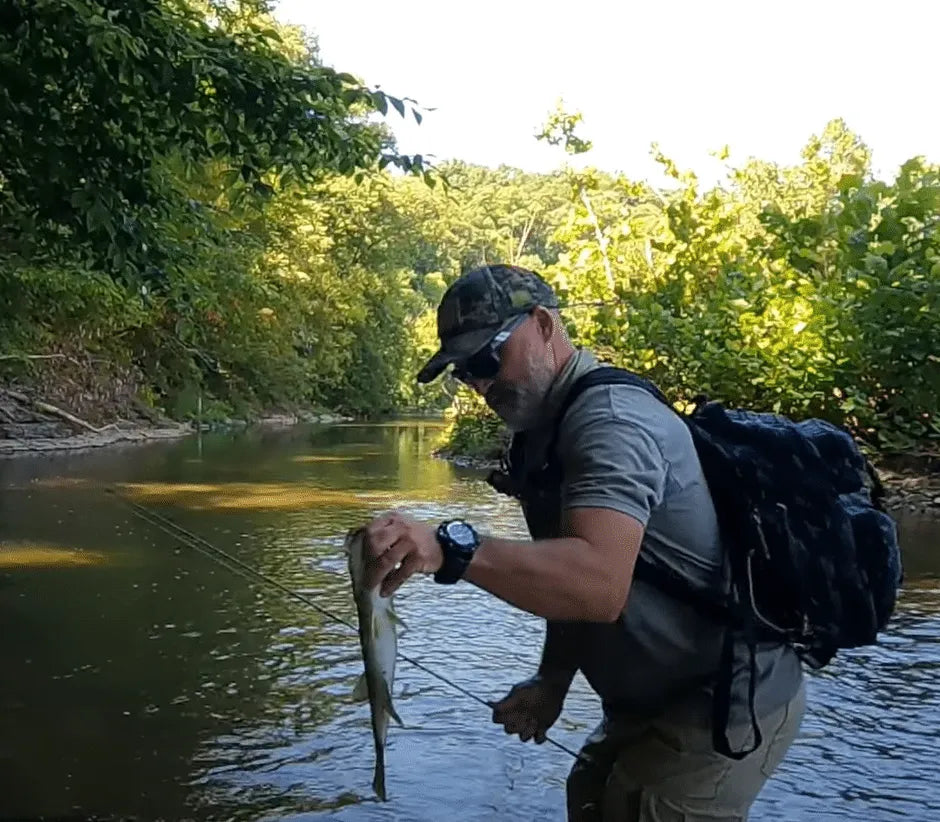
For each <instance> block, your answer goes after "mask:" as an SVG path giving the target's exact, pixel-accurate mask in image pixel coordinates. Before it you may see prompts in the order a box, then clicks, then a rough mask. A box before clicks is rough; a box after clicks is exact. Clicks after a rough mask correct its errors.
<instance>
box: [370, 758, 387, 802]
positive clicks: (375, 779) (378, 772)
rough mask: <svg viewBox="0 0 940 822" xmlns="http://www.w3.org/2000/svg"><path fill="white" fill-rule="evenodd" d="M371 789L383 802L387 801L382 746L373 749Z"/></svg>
mask: <svg viewBox="0 0 940 822" xmlns="http://www.w3.org/2000/svg"><path fill="white" fill-rule="evenodd" d="M372 790H374V791H375V792H376V793H377V794H378V795H379V799H381V800H382V801H383V802H387V801H388V797H387V795H386V793H385V750H384V749H383V748H376V750H375V772H374V773H373V775H372Z"/></svg>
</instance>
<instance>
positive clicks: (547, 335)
mask: <svg viewBox="0 0 940 822" xmlns="http://www.w3.org/2000/svg"><path fill="white" fill-rule="evenodd" d="M532 314H533V315H534V316H535V322H536V323H537V325H538V329H539V336H541V338H542V340H543V342H548V341H549V340H550V339H551V338H552V335H553V334H554V333H555V318H554V317H553V316H552V312H551V311H549V310H548V309H547V308H545V307H544V306H541V305H537V306H536V307H535V308H534V309H533V311H532Z"/></svg>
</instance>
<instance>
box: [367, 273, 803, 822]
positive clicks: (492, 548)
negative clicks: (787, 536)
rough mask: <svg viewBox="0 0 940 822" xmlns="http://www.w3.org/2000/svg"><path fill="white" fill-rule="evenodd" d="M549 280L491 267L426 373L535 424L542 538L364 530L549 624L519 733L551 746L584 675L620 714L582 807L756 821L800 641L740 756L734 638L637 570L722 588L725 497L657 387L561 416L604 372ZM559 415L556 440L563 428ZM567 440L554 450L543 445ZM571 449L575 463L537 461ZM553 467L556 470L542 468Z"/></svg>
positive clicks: (386, 555) (397, 581)
mask: <svg viewBox="0 0 940 822" xmlns="http://www.w3.org/2000/svg"><path fill="white" fill-rule="evenodd" d="M557 309H558V303H557V300H556V297H555V295H554V293H553V292H552V290H551V288H550V287H549V286H548V285H547V284H546V283H545V282H544V281H543V280H542V279H541V278H540V277H538V276H537V275H536V274H534V273H533V272H530V271H527V270H524V269H521V268H517V267H514V266H507V265H493V266H484V267H482V268H477V269H475V270H473V271H470V272H468V273H466V274H464V275H463V276H462V277H460V278H459V279H458V280H457V281H456V282H455V283H454V284H453V285H452V286H451V287H450V288H449V289H448V291H447V292H446V293H445V295H444V297H443V298H442V300H441V304H440V306H439V309H438V318H437V323H438V336H439V337H440V342H441V348H440V350H439V351H438V353H436V354H435V355H434V356H433V357H432V358H431V359H430V361H429V362H428V363H427V365H426V366H425V367H424V368H423V369H422V370H421V372H420V373H419V374H418V380H419V381H420V382H428V381H430V380H432V379H434V378H436V377H437V376H439V375H440V374H441V373H442V372H443V371H444V370H445V369H446V368H447V367H448V366H452V367H453V372H454V374H455V376H456V377H457V378H458V379H461V380H462V381H464V382H465V383H466V384H467V385H469V386H471V387H472V388H473V389H474V390H476V391H478V392H479V393H480V394H481V395H482V396H483V397H485V400H486V402H487V404H488V405H489V407H490V408H492V409H493V411H494V412H495V413H496V414H498V415H499V416H500V417H501V418H502V419H503V420H504V421H505V423H506V425H507V426H508V427H509V428H510V429H511V430H512V431H513V432H525V447H524V465H525V467H526V469H527V472H526V473H525V474H524V476H526V477H531V478H532V479H531V480H529V479H526V480H525V481H524V482H523V484H522V487H521V488H519V489H518V495H519V497H520V499H521V501H522V505H523V511H524V513H525V516H526V520H527V522H528V525H529V531H530V534H531V536H532V540H531V541H518V540H506V539H500V538H498V537H495V536H481V535H479V534H478V533H477V532H476V530H475V529H474V528H473V526H472V524H471V523H465V522H453V521H452V522H449V523H443V524H441V525H440V526H439V527H438V528H436V529H435V528H434V527H432V526H430V525H427V524H424V523H419V522H416V521H415V520H413V519H411V518H410V517H407V516H405V515H403V514H401V513H397V512H393V513H391V514H387V515H385V516H381V517H378V518H376V519H375V520H373V521H372V522H371V523H370V524H369V526H368V529H367V530H368V536H369V544H370V547H371V552H372V554H373V556H374V558H375V559H374V568H373V579H374V580H379V579H384V582H383V587H382V592H383V594H385V595H389V594H391V593H392V592H393V591H395V590H396V589H397V588H398V587H399V586H400V585H401V584H402V583H403V582H404V581H405V580H406V579H407V578H408V577H410V576H411V575H412V574H415V573H425V574H434V575H435V579H436V580H437V581H438V582H441V583H443V584H449V583H453V582H456V581H457V580H458V579H464V580H466V581H468V582H470V583H472V584H474V585H477V586H479V587H480V588H482V589H484V590H486V591H488V592H490V593H491V594H494V595H495V596H497V597H499V598H501V599H503V600H505V601H506V602H508V603H510V604H512V605H514V606H515V607H517V608H521V609H524V610H526V611H528V612H530V613H532V614H535V615H537V616H540V617H543V618H544V619H546V620H547V631H546V641H545V646H544V649H543V654H542V662H541V664H540V666H539V670H538V672H537V674H536V675H535V676H534V677H533V678H532V679H529V680H527V681H526V682H523V683H520V684H519V685H517V686H515V687H514V688H513V689H512V690H511V691H510V693H509V694H508V695H507V696H506V697H505V698H504V699H502V700H501V701H500V702H499V703H497V704H496V705H495V707H494V712H493V720H494V722H496V723H498V724H501V725H502V726H503V727H504V729H505V731H506V732H507V733H510V734H518V735H519V737H520V739H522V740H523V741H527V740H529V739H534V740H535V741H536V742H541V741H544V738H545V732H546V731H547V730H548V728H549V727H550V726H551V725H552V724H553V723H554V722H555V720H556V719H557V718H558V716H559V714H560V712H561V708H562V703H563V701H564V698H565V695H566V693H567V691H568V688H569V686H570V684H571V681H572V679H573V677H574V675H575V673H576V672H577V671H578V670H580V671H581V672H582V673H583V675H584V676H585V678H586V679H587V681H588V682H589V683H590V685H591V686H592V688H593V689H594V690H595V691H596V692H597V694H598V695H599V696H600V698H601V700H602V703H603V707H604V718H603V721H602V723H601V725H600V726H599V727H598V728H597V730H596V731H595V732H594V734H592V735H591V737H589V739H588V740H587V742H586V743H585V745H584V747H583V748H582V751H581V755H580V757H579V759H578V761H577V762H576V764H575V765H574V767H573V768H572V771H571V774H570V775H569V778H568V785H567V802H568V818H569V820H578V821H579V822H586V820H600V819H603V820H604V821H605V822H610V820H616V822H627V820H629V822H654V820H655V822H667V821H668V822H672V820H676V821H678V820H683V822H690V821H694V820H706V819H707V820H709V821H710V822H716V820H744V819H747V816H748V811H749V808H750V806H751V804H752V803H753V801H754V799H755V798H756V796H757V794H758V793H759V791H760V790H761V788H762V787H763V785H764V782H765V781H766V779H767V777H769V776H770V775H771V774H772V773H773V771H774V770H775V769H776V768H777V766H778V764H779V763H780V761H781V760H782V759H783V757H784V754H785V753H786V751H787V750H788V748H789V746H790V744H791V743H792V741H793V739H794V737H795V736H796V733H797V730H798V728H799V725H800V722H801V720H802V716H803V711H804V706H805V697H804V684H803V678H802V672H801V666H800V662H799V659H798V657H797V656H796V654H795V652H794V651H793V649H792V648H790V647H789V646H785V645H782V644H770V643H761V644H759V645H758V653H757V657H756V659H757V669H756V673H757V675H756V677H755V682H756V693H755V699H754V705H755V708H756V715H757V719H758V722H759V727H760V731H761V733H762V737H763V741H762V743H761V744H760V745H759V746H758V747H757V748H756V750H754V751H753V752H752V753H750V754H749V755H747V756H745V757H744V758H742V759H734V758H730V757H726V756H723V755H721V754H720V753H718V752H717V751H715V750H714V747H713V743H712V691H713V687H714V680H715V676H716V672H717V669H718V661H719V657H720V653H721V645H722V638H723V636H724V632H723V630H722V627H721V626H720V625H719V624H718V623H717V622H713V621H711V620H709V619H708V618H705V617H703V615H702V614H701V613H700V612H699V611H698V610H697V609H696V607H695V606H694V605H693V604H690V603H688V602H686V601H682V600H681V599H678V598H676V597H675V596H670V595H669V594H667V593H665V592H664V591H663V590H660V589H659V588H657V587H656V586H653V585H650V584H648V583H646V581H645V580H642V579H639V578H634V568H635V563H636V561H637V556H638V554H639V552H640V549H641V547H642V550H643V552H644V556H646V557H651V558H653V559H655V560H656V561H658V562H659V563H660V564H662V565H663V566H666V567H667V568H669V569H672V571H674V572H676V573H678V574H680V575H682V576H684V577H685V578H686V579H688V580H689V581H690V582H692V583H694V584H696V585H698V586H699V587H701V588H702V589H706V590H711V591H715V592H721V591H723V590H726V588H725V586H726V584H727V574H726V570H725V566H724V565H723V563H722V559H723V555H722V549H721V545H720V540H719V536H718V528H717V524H716V517H715V510H714V507H713V505H712V501H711V497H710V495H709V491H708V487H707V485H706V482H705V479H704V477H703V475H702V470H701V466H700V464H699V460H698V457H697V455H696V452H695V449H694V446H693V443H692V440H691V437H690V435H689V432H688V430H687V428H686V427H685V425H684V424H683V423H682V421H681V420H680V419H679V418H678V416H677V415H676V414H674V413H672V412H671V411H670V409H668V408H667V407H665V406H664V405H663V404H662V403H660V402H659V401H658V400H657V399H655V398H654V397H653V396H652V395H651V394H650V393H649V392H647V391H645V390H644V389H643V388H640V387H636V386H630V385H599V386H594V387H591V388H588V389H586V390H585V391H584V392H583V394H582V395H581V396H579V397H578V398H577V399H575V401H574V403H573V404H572V405H571V406H570V408H569V409H568V411H567V413H566V414H565V415H564V417H563V419H561V420H558V419H557V416H558V411H559V409H560V406H561V404H562V402H563V401H564V399H565V396H566V394H567V392H568V390H569V389H570V387H571V386H572V384H573V383H574V381H575V380H577V379H578V378H579V377H580V376H581V375H583V374H585V373H587V372H588V371H590V370H591V369H593V368H595V367H597V366H598V362H597V360H596V359H595V357H594V356H593V355H592V354H591V353H590V352H589V351H586V350H583V349H581V350H576V349H575V348H574V347H573V346H572V344H571V342H570V340H569V339H568V337H567V335H566V333H565V330H564V328H563V326H562V322H561V318H560V315H559V313H558V310H557ZM556 425H557V440H555V445H554V448H553V449H552V448H551V446H550V444H551V442H552V438H553V435H554V433H555V428H556ZM549 450H553V451H554V452H555V453H554V455H553V454H551V453H547V452H548V451H549ZM550 458H551V459H554V460H555V463H554V464H557V465H558V466H559V467H560V469H561V470H560V475H554V476H555V481H554V482H553V481H552V476H553V475H551V474H549V475H548V477H549V481H547V482H546V481H545V477H546V474H545V473H544V472H543V473H540V472H538V471H531V469H532V468H535V469H538V468H539V467H540V466H543V465H544V464H545V463H546V461H549V460H550ZM540 477H541V481H539V478H540ZM735 659H736V665H735V678H734V680H733V682H734V685H733V688H732V694H733V699H732V705H731V714H730V719H729V722H728V739H729V740H730V742H731V744H732V749H733V750H740V749H742V748H745V749H746V748H750V747H753V743H754V742H755V738H754V736H753V731H752V724H751V721H750V719H751V718H750V714H749V712H748V694H747V686H748V677H747V673H748V659H749V657H748V656H747V654H746V649H745V648H744V647H741V648H736V655H735Z"/></svg>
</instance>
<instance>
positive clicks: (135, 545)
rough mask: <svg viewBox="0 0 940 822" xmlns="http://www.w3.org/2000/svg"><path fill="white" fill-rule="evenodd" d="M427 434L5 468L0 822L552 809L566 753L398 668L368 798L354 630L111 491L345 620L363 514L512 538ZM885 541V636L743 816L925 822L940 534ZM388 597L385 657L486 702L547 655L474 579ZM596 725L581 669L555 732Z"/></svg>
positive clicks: (831, 688) (272, 441) (933, 737)
mask: <svg viewBox="0 0 940 822" xmlns="http://www.w3.org/2000/svg"><path fill="white" fill-rule="evenodd" d="M438 431H439V426H438V425H436V424H435V423H431V422H414V421H409V422H406V423H395V424H388V425H382V426H369V425H344V426H334V427H329V428H322V427H314V426H300V427H296V428H290V429H283V430H276V431H270V430H268V431H244V432H238V433H231V434H221V433H220V434H213V435H210V436H204V437H202V438H201V440H197V439H191V440H186V441H183V442H177V443H172V444H167V443H159V444H153V445H147V446H138V447H134V448H128V449H108V451H107V452H99V453H86V454H82V455H78V454H71V455H60V456H56V457H41V458H38V457H37V458H28V459H23V458H17V459H13V460H5V461H0V540H2V543H0V624H2V625H3V630H2V633H0V671H2V676H0V819H7V818H38V817H40V816H43V815H45V816H46V817H47V818H52V817H62V818H65V817H71V818H90V817H94V816H95V815H97V816H98V817H100V818H102V819H105V818H120V817H122V816H123V817H133V818H137V819H148V820H149V819H174V820H175V819H200V820H202V819H206V820H208V819H281V818H292V819H340V820H373V819H375V820H381V819H402V820H437V819H440V818H442V815H443V814H445V813H447V814H450V815H453V816H455V818H459V819H461V820H464V819H466V820H475V819H480V820H483V819H487V820H497V819H557V820H561V819H563V818H564V813H563V806H564V780H565V776H566V774H567V771H568V768H569V767H570V764H571V761H570V758H568V757H567V755H566V754H564V753H563V752H561V751H559V750H557V749H554V748H550V747H548V746H541V747H535V746H531V745H523V744H522V743H520V742H518V740H512V739H510V738H508V737H506V736H505V735H504V734H503V733H502V732H501V731H498V729H496V728H495V726H493V725H492V724H491V723H490V721H489V712H488V711H487V710H486V709H483V708H481V707H480V706H479V705H478V704H476V703H474V702H473V701H471V700H469V699H467V698H466V697H465V696H462V695H461V694H459V693H456V692H455V691H454V690H453V689H451V688H449V687H448V686H446V685H445V684H443V683H441V682H439V681H437V680H435V679H433V678H431V677H429V676H428V675H427V674H425V673H423V672H422V671H421V670H419V669H416V668H414V667H413V666H410V665H408V664H407V663H404V662H402V663H400V664H399V667H398V675H397V680H396V684H395V699H396V706H397V708H398V712H399V714H400V715H401V716H402V719H403V721H404V723H405V727H404V728H398V727H394V726H393V728H392V729H391V731H390V735H389V750H388V784H389V790H390V801H389V802H388V803H385V804H383V803H379V802H376V801H375V800H374V798H373V796H372V792H371V788H370V783H371V780H372V764H373V754H372V742H371V736H370V730H369V719H368V709H367V708H366V707H365V706H363V705H361V704H357V703H354V702H353V701H352V699H351V689H352V685H353V682H354V680H355V678H356V676H357V675H358V673H359V671H360V670H361V661H360V656H359V648H358V640H357V638H356V636H355V634H354V633H353V632H352V631H350V630H349V629H348V628H347V627H346V626H342V625H338V624H335V623H332V622H330V621H329V620H327V619H325V618H323V617H322V616H321V615H320V614H319V613H317V612H316V611H315V610H313V609H312V608H309V607H307V606H305V605H303V604H302V603H300V602H298V601H296V600H294V599H293V598H291V597H288V596H286V595H284V594H283V592H281V591H279V590H277V589H276V588H272V587H270V586H266V585H264V584H261V583H258V582H257V581H255V580H249V579H245V578H244V577H242V576H239V575H238V574H235V573H233V572H232V571H231V570H230V569H228V568H225V567H222V566H221V565H219V564H217V563H215V562H213V561H212V560H211V559H209V558H207V557H206V556H204V555H202V554H200V553H198V552H195V551H193V550H192V549H191V548H189V547H187V546H185V545H184V544H182V543H181V542H179V541H178V540H176V539H174V538H171V537H170V536H168V535H167V534H166V533H164V532H162V531H160V530H158V529H156V528H153V527H152V526H151V525H148V524H146V523H144V522H141V521H140V520H139V519H137V518H135V517H133V516H132V514H131V512H130V511H129V509H128V508H127V507H126V506H123V505H121V504H120V503H119V502H118V501H116V500H115V499H114V498H113V497H111V496H109V495H107V494H105V493H104V490H105V489H106V488H113V489H114V490H116V491H118V492H119V493H121V494H123V495H126V496H127V498H128V499H130V500H133V501H134V502H137V503H140V504H143V505H145V506H147V507H148V508H149V509H151V510H153V511H155V512H158V513H160V514H161V515H163V516H167V517H170V518H172V520H173V521H174V522H176V523H178V524H179V525H181V526H183V527H185V528H187V529H190V530H191V531H193V532H195V533H196V534H198V535H199V536H201V537H203V538H205V539H207V540H208V541H210V542H211V543H213V544H215V545H217V546H218V547H220V548H223V549H224V550H226V551H228V552H231V553H232V554H234V555H235V556H237V557H238V558H239V559H241V560H242V561H244V562H246V563H248V564H250V565H251V566H253V567H255V568H257V569H258V570H259V571H262V572H263V573H265V574H268V575H270V576H272V577H274V578H275V579H277V580H278V582H280V583H281V584H283V585H286V586H288V587H290V588H292V589H294V590H296V591H298V592H301V593H304V594H305V595H307V596H310V597H314V598H315V599H316V601H317V602H318V603H320V604H321V605H322V606H323V607H326V608H328V609H329V610H331V611H333V612H334V613H336V614H337V615H339V616H341V617H342V618H344V619H347V620H349V621H354V620H355V616H354V613H353V606H352V602H351V600H350V597H349V591H348V582H347V578H346V575H345V559H344V557H343V556H342V555H341V550H340V549H341V545H342V540H343V535H344V533H345V531H346V529H347V528H349V527H352V526H354V525H358V524H361V523H362V522H363V521H364V520H366V519H367V518H368V517H370V516H372V515H374V514H376V513H378V512H380V511H382V510H386V509H387V508H390V507H401V508H404V509H406V510H408V511H409V512H410V513H412V514H414V515H416V516H418V517H419V518H429V519H440V518H442V517H445V516H469V517H472V518H473V519H474V520H475V521H476V522H480V523H482V526H483V528H484V529H485V530H491V531H495V532H498V533H501V534H504V535H507V536H510V537H512V536H524V534H525V529H524V524H523V521H522V518H521V516H520V515H519V512H518V511H517V510H516V508H515V505H514V504H513V503H512V501H510V500H507V499H506V498H504V497H500V496H498V495H496V494H495V493H493V492H492V491H491V489H489V487H488V486H486V485H485V483H483V482H482V472H478V471H473V470H471V469H460V468H456V467H454V466H452V465H450V464H448V463H445V462H442V461H439V460H435V459H432V458H431V456H430V453H431V450H432V449H433V447H434V444H435V437H436V434H437V433H438ZM902 526H903V529H904V530H903V533H904V539H905V546H904V547H905V565H906V570H907V586H906V590H905V592H904V594H903V596H902V599H901V603H900V608H899V615H898V618H897V620H896V623H895V625H894V626H893V627H892V629H891V631H890V632H888V634H887V635H886V636H885V638H884V642H883V643H882V644H881V645H879V646H877V647H876V648H869V649H862V650H860V651H856V652H852V653H847V654H843V655H840V657H839V658H838V659H837V660H836V662H835V664H834V665H833V666H832V667H831V668H829V669H827V670H826V671H824V672H820V673H818V674H814V675H813V676H812V677H811V681H810V710H809V713H808V716H807V719H806V722H805V724H804V727H803V731H802V734H801V737H800V738H799V740H798V741H797V744H796V745H795V746H794V748H793V749H792V752H791V754H790V756H789V757H788V759H787V760H786V762H785V763H784V765H783V767H782V768H781V770H780V771H779V773H778V774H777V775H776V776H775V778H774V779H773V780H772V781H771V782H770V783H769V784H768V786H767V788H766V789H765V791H764V793H763V795H762V796H761V798H760V799H759V801H758V806H757V807H756V808H755V812H754V816H755V818H763V819H783V820H801V819H812V820H836V819H845V818H849V817H861V818H864V819H866V820H867V819H876V820H877V819H894V818H897V817H904V818H906V819H917V820H929V819H930V820H932V819H935V818H940V791H938V789H935V788H934V774H935V772H936V767H935V762H936V758H937V755H938V754H940V744H938V741H937V733H938V732H937V730H936V729H937V728H940V707H938V706H940V678H938V677H937V676H936V674H937V669H938V668H940V647H938V640H937V637H938V635H940V617H938V613H937V612H938V610H940V553H938V552H937V550H936V549H937V543H938V539H940V525H938V523H937V522H936V521H933V522H932V521H928V520H907V519H905V520H904V522H903V523H902ZM397 608H398V610H399V613H400V614H401V615H402V617H403V618H404V620H405V622H406V623H407V624H408V626H409V630H408V631H407V632H406V633H405V634H404V635H403V636H402V637H401V641H400V647H401V650H402V651H403V652H404V653H405V654H406V655H408V656H412V657H414V658H416V659H418V660H419V661H420V662H421V663H422V664H424V665H426V666H428V667H430V668H432V669H434V670H440V671H441V672H442V673H445V674H446V675H447V676H448V677H450V678H453V679H454V680H455V681H457V682H459V683H460V684H461V685H462V686H463V687H465V688H467V689H468V690H470V691H471V692H473V693H475V694H478V695H480V696H481V697H483V698H493V697H496V696H499V695H501V694H502V693H504V692H505V690H506V689H508V687H509V686H510V685H512V683H513V682H515V681H517V680H518V679H520V678H522V677H524V676H527V675H529V674H530V673H531V671H532V670H533V668H534V667H535V665H536V664H537V661H538V657H539V652H540V649H541V642H542V630H543V629H542V623H541V621H540V620H537V619H535V618H533V617H530V616H529V615H527V614H523V613H519V612H516V611H514V610H512V609H511V608H509V607H508V606H506V605H505V604H504V603H502V602H500V601H498V600H495V599H493V598H490V597H488V596H486V595H484V594H482V593H481V592H479V591H477V590H476V589H474V588H472V587H471V586H454V587H453V588H452V589H450V588H449V589H447V590H442V589H440V588H439V587H438V586H434V584H433V583H432V582H430V581H429V580H426V579H421V580H417V581H414V582H413V583H410V584H409V585H408V586H406V587H405V589H403V590H402V592H401V593H400V595H399V596H398V597H397ZM597 718H598V704H597V700H596V698H595V697H594V696H593V694H591V692H590V691H589V690H588V688H587V687H586V684H585V683H584V682H583V680H581V679H580V678H578V679H576V681H575V684H574V687H573V691H572V694H571V696H570V697H569V699H568V702H567V703H566V706H565V712H564V714H563V716H562V719H561V720H560V721H559V723H558V725H557V726H556V728H555V730H554V734H553V735H554V737H555V738H556V739H558V740H559V741H560V742H562V743H564V744H566V745H567V746H568V747H572V748H577V746H578V745H579V744H580V743H581V741H582V740H583V737H584V736H585V735H586V734H587V733H588V732H589V731H590V729H591V728H593V726H594V724H595V723H596V721H597ZM458 807H459V809H460V810H459V811H457V810H455V809H457V808H458Z"/></svg>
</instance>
